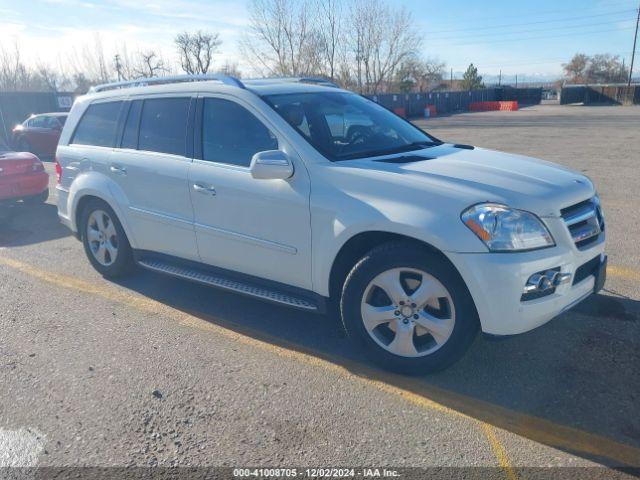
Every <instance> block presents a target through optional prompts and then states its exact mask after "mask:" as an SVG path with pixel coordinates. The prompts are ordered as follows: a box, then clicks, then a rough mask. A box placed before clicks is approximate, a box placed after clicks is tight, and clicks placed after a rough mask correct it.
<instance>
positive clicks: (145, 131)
mask: <svg viewBox="0 0 640 480" xmlns="http://www.w3.org/2000/svg"><path fill="white" fill-rule="evenodd" d="M190 102H191V99H190V98H188V97H182V98H153V99H148V100H145V101H144V104H143V105H142V114H141V118H140V135H139V139H138V150H147V151H151V152H160V153H169V154H172V155H183V156H184V155H186V147H187V121H188V116H189V104H190Z"/></svg>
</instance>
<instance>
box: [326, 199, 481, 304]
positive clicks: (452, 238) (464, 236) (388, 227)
mask: <svg viewBox="0 0 640 480" xmlns="http://www.w3.org/2000/svg"><path fill="white" fill-rule="evenodd" d="M419 211H421V212H424V210H422V209H419ZM390 220H391V219H390V218H389V217H387V216H384V215H381V214H380V215H379V216H378V218H374V219H369V220H368V221H360V222H354V223H344V222H343V221H341V220H340V219H339V218H335V219H333V221H332V222H331V225H332V226H331V228H327V229H316V230H315V231H316V232H324V233H319V234H318V235H314V247H316V248H315V249H314V259H313V262H314V265H313V275H314V279H313V280H314V281H313V284H314V286H315V287H316V289H317V293H319V294H321V295H325V296H329V294H330V276H331V270H332V268H333V264H334V262H335V260H336V258H337V256H338V254H339V252H340V250H341V249H342V248H343V247H344V245H345V244H346V243H347V242H348V241H349V240H351V239H352V238H354V237H355V236H356V235H359V234H362V233H367V232H382V233H391V234H396V235H401V236H404V237H408V238H412V239H415V240H418V241H421V242H424V243H427V244H429V245H431V246H432V247H434V248H436V249H438V250H440V251H441V252H442V253H443V254H444V255H445V256H446V257H448V252H454V251H475V252H486V247H484V245H482V243H481V242H480V241H479V240H478V239H477V238H476V237H475V236H474V235H473V234H472V233H471V232H470V231H468V230H467V228H466V227H465V226H464V224H463V223H462V221H460V220H458V221H457V222H456V221H455V220H456V219H454V221H453V222H447V219H446V217H442V216H439V215H429V214H427V215H425V217H423V218H422V221H421V222H420V223H418V224H415V223H412V224H410V223H406V222H405V221H397V220H398V219H396V221H390Z"/></svg>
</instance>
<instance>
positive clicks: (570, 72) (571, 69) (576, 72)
mask: <svg viewBox="0 0 640 480" xmlns="http://www.w3.org/2000/svg"><path fill="white" fill-rule="evenodd" d="M588 63H589V56H588V55H585V54H584V53H576V54H575V55H574V56H573V58H572V59H571V61H569V63H564V64H562V68H564V71H565V74H566V75H567V77H568V79H569V81H570V82H572V83H583V82H585V81H586V78H587V65H588Z"/></svg>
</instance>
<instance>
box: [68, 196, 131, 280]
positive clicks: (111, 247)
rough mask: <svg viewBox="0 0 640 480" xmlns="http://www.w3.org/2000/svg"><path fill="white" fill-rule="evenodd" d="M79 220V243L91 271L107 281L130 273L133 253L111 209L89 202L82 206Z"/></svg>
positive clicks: (105, 205)
mask: <svg viewBox="0 0 640 480" xmlns="http://www.w3.org/2000/svg"><path fill="white" fill-rule="evenodd" d="M80 218H81V220H80V225H79V231H80V235H81V238H82V244H83V245H84V251H85V253H86V255H87V258H88V259H89V261H90V262H91V265H93V268H95V269H96V270H97V271H98V272H100V274H102V275H103V276H104V277H107V278H116V277H123V276H126V275H128V274H129V273H131V271H132V270H133V267H134V265H135V263H134V260H133V252H132V250H131V245H130V244H129V240H128V238H127V235H126V233H125V232H124V229H123V228H122V225H121V224H120V221H119V220H118V217H117V216H116V214H115V212H114V211H113V209H112V208H111V207H110V206H109V205H108V204H107V203H106V202H103V201H102V200H98V199H92V200H90V201H89V202H88V203H87V204H86V205H85V207H84V209H83V210H82V214H81V217H80ZM98 222H100V225H98ZM90 228H91V232H90V231H89V229H90ZM99 234H101V235H99ZM114 257H115V258H114Z"/></svg>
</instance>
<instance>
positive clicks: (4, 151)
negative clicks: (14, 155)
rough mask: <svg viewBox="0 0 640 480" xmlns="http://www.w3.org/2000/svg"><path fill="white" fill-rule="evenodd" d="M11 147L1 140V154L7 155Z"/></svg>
mask: <svg viewBox="0 0 640 480" xmlns="http://www.w3.org/2000/svg"><path fill="white" fill-rule="evenodd" d="M9 151H10V150H9V146H8V145H7V144H6V143H4V140H3V139H1V138H0V153H6V152H9Z"/></svg>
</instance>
